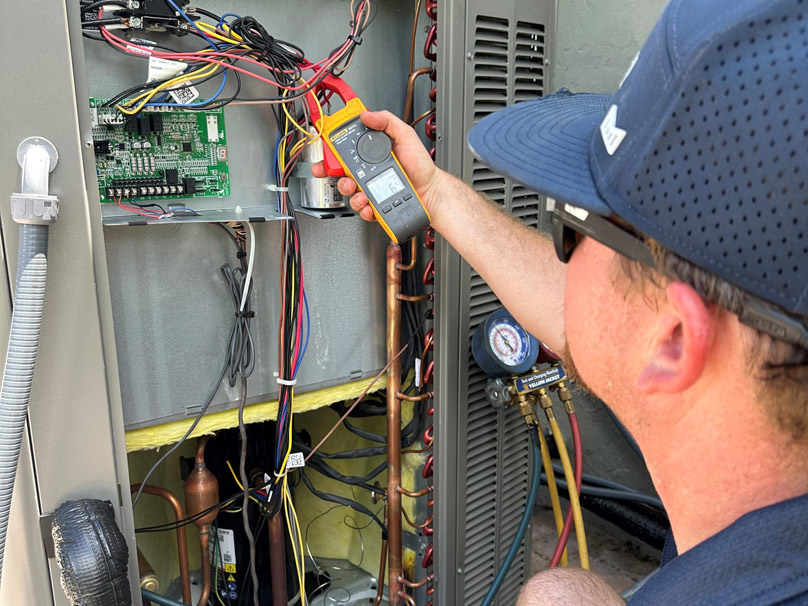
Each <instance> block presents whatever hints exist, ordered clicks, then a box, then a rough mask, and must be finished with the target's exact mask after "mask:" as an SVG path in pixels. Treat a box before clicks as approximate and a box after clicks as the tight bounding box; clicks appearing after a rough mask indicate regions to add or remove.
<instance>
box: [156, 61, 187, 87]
mask: <svg viewBox="0 0 808 606" xmlns="http://www.w3.org/2000/svg"><path fill="white" fill-rule="evenodd" d="M186 67H188V66H187V65H186V64H185V63H182V62H180V61H170V60H169V59H161V58H160V57H149V75H148V76H147V78H146V82H163V81H165V80H171V78H173V77H174V76H177V75H179V74H180V73H182V72H183V71H184V70H185V68H186Z"/></svg>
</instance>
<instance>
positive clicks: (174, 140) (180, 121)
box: [90, 98, 230, 203]
mask: <svg viewBox="0 0 808 606" xmlns="http://www.w3.org/2000/svg"><path fill="white" fill-rule="evenodd" d="M105 101H106V100H105V99H94V98H90V112H91V116H92V124H93V148H94V151H95V163H96V173H97V175H98V192H99V195H100V198H101V202H104V203H107V202H115V201H117V200H121V201H123V202H126V201H127V200H130V201H132V200H174V199H187V198H200V197H218V198H223V197H225V196H229V195H230V169H229V167H228V163H227V137H226V134H225V124H224V111H223V110H222V109H212V110H206V111H185V110H182V109H180V108H175V107H161V108H159V109H160V111H144V112H141V113H139V114H137V115H136V116H127V115H125V114H123V113H121V112H120V111H118V110H117V109H115V108H114V107H103V104H104V102H105Z"/></svg>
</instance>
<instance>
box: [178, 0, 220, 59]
mask: <svg viewBox="0 0 808 606" xmlns="http://www.w3.org/2000/svg"><path fill="white" fill-rule="evenodd" d="M166 2H168V4H170V5H171V7H172V8H173V9H174V10H175V11H177V12H178V13H179V14H180V15H182V17H183V18H184V19H185V20H186V21H187V22H188V23H190V24H191V25H192V26H193V28H194V29H195V30H196V31H198V32H199V34H200V35H201V36H202V37H203V38H204V39H205V40H207V41H208V44H210V45H211V46H212V47H213V50H219V47H218V46H216V45H215V44H214V43H213V40H211V39H210V38H208V37H207V36H206V35H205V32H203V31H202V30H201V29H199V26H198V25H197V24H196V23H195V22H194V20H193V19H191V18H190V17H189V16H188V15H186V14H185V11H183V10H182V9H181V8H180V7H179V6H177V5H176V4H174V2H173V1H172V0H166Z"/></svg>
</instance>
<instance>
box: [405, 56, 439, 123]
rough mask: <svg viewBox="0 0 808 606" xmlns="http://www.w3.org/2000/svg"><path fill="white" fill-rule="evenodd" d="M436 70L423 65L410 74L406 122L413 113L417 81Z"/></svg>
mask: <svg viewBox="0 0 808 606" xmlns="http://www.w3.org/2000/svg"><path fill="white" fill-rule="evenodd" d="M433 71H434V70H433V69H432V68H431V67H422V68H420V69H416V70H415V71H414V72H412V74H410V79H409V80H408V81H407V96H406V99H407V102H406V103H405V104H404V122H409V121H410V118H411V115H410V114H412V96H413V92H414V89H415V81H416V80H417V79H418V78H420V77H421V76H424V75H426V74H431V73H432V72H433Z"/></svg>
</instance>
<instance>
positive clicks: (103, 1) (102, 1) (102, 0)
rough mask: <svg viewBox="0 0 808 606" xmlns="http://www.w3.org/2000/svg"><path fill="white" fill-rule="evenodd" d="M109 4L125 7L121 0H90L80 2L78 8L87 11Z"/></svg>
mask: <svg viewBox="0 0 808 606" xmlns="http://www.w3.org/2000/svg"><path fill="white" fill-rule="evenodd" d="M109 5H114V6H120V7H122V8H126V2H123V1H122V0H109V1H108V0H98V1H97V2H91V3H90V4H81V5H79V8H80V9H81V12H83V13H86V12H89V11H91V10H93V9H96V8H101V7H102V6H109Z"/></svg>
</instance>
